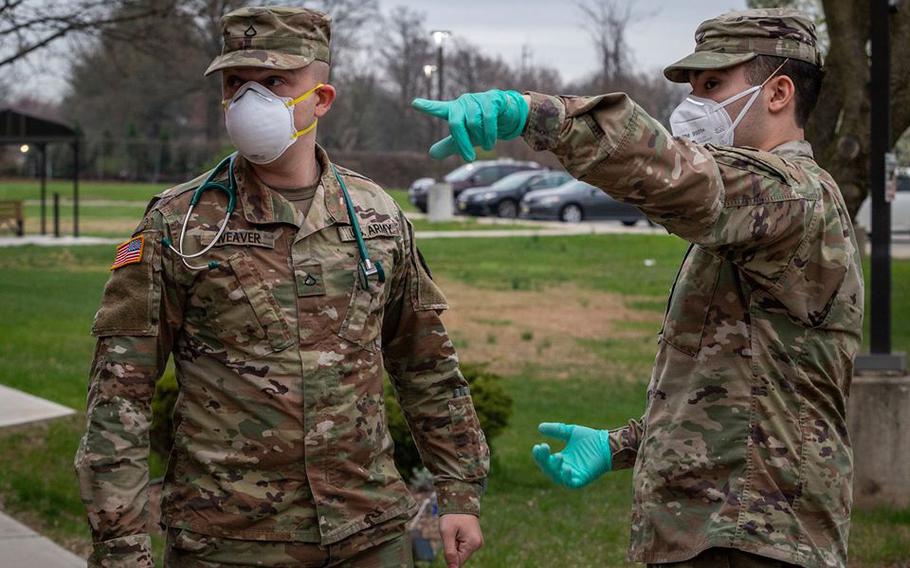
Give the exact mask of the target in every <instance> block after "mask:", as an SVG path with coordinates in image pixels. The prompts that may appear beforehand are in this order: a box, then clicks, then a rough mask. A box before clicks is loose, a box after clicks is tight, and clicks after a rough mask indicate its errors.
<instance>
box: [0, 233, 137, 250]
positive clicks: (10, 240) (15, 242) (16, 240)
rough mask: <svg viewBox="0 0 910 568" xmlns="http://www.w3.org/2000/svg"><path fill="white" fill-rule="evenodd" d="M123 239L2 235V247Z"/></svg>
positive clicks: (66, 245)
mask: <svg viewBox="0 0 910 568" xmlns="http://www.w3.org/2000/svg"><path fill="white" fill-rule="evenodd" d="M124 240H126V239H125V238H123V239H105V238H103V237H69V236H67V237H53V236H50V235H26V236H24V237H11V236H8V235H4V236H2V237H0V248H2V247H21V246H25V245H36V246H39V247H71V246H78V245H111V244H120V243H122V242H123V241H124Z"/></svg>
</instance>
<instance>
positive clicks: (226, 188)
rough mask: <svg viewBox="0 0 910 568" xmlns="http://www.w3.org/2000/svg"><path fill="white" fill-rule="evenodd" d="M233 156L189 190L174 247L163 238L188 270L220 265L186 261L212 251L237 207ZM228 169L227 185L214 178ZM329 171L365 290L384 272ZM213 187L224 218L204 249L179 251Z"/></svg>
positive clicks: (343, 190) (381, 279) (340, 181)
mask: <svg viewBox="0 0 910 568" xmlns="http://www.w3.org/2000/svg"><path fill="white" fill-rule="evenodd" d="M236 159H237V153H236V152H234V153H233V154H231V155H230V156H228V157H226V158H224V159H223V160H221V162H219V163H218V165H217V166H215V169H214V170H212V173H210V174H209V175H208V177H207V178H205V181H203V182H202V184H201V185H200V186H199V187H197V188H196V190H195V191H194V192H193V197H192V198H191V199H190V206H189V209H187V211H186V215H185V216H184V217H183V224H182V226H181V228H180V238H179V240H178V241H177V246H176V247H174V246H173V245H172V244H171V242H170V240H169V239H164V244H165V245H166V246H167V247H168V248H169V249H171V250H172V251H174V253H175V254H176V255H177V256H179V257H180V260H182V261H183V264H185V265H186V267H187V268H189V269H191V270H203V269H205V268H209V269H212V268H218V266H220V264H219V263H218V262H217V261H212V262H209V263H208V265H205V266H197V265H192V264H190V263H188V262H187V259H188V258H197V257H200V256H202V255H204V254H205V253H207V252H209V251H210V250H212V247H214V246H215V244H216V243H217V242H218V240H219V239H220V238H221V236H222V235H223V234H224V231H225V229H227V224H228V220H229V219H230V218H231V214H233V213H234V209H236V207H237V180H236V178H235V177H234V162H235V161H236ZM226 167H227V168H228V179H227V184H225V183H223V182H220V181H215V178H216V177H217V176H218V174H220V173H221V172H222V171H224V169H225V168H226ZM332 173H333V174H335V179H336V180H337V181H338V185H339V186H341V194H342V196H343V197H344V204H345V207H346V208H347V211H348V217H350V219H351V229H352V230H353V231H354V240H355V241H357V252H358V253H359V254H360V262H359V263H358V265H357V272H358V275H359V277H360V278H359V282H360V285H361V286H362V287H363V288H364V289H366V288H368V287H369V279H370V276H373V275H376V276H377V278H378V279H379V282H380V283H382V282H385V271H384V270H383V269H382V263H380V262H378V261H377V262H376V263H374V262H373V261H372V260H371V259H370V252H369V250H367V246H366V243H364V241H363V232H362V231H361V230H360V221H359V220H358V217H357V213H356V211H354V203H353V202H352V201H351V194H350V193H349V192H348V187H347V185H346V184H345V183H344V180H343V179H341V175H339V173H338V170H337V169H336V168H335V165H334V164H332ZM210 190H215V191H220V192H222V193H224V194H225V195H226V196H227V198H228V204H227V208H226V209H225V213H224V219H222V221H221V224H220V226H219V227H218V233H217V234H216V235H215V237H214V238H213V239H212V242H210V243H209V244H208V245H207V246H206V247H205V248H203V249H202V250H200V251H199V252H194V253H192V254H186V253H185V252H183V241H184V238H185V237H186V226H187V223H188V222H189V220H190V217H192V215H193V209H195V207H196V205H197V204H198V203H199V201H200V200H201V199H202V196H203V195H204V194H205V192H206V191H210Z"/></svg>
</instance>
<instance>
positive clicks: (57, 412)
mask: <svg viewBox="0 0 910 568" xmlns="http://www.w3.org/2000/svg"><path fill="white" fill-rule="evenodd" d="M75 412H76V411H75V410H73V409H72V408H68V407H66V406H63V405H60V404H57V403H56V402H51V401H49V400H44V399H43V398H39V397H37V396H32V395H30V394H28V393H24V392H22V391H18V390H16V389H11V388H9V387H6V386H3V385H0V428H4V427H6V426H18V425H21V424H28V423H29V422H40V421H42V420H50V419H52V418H60V417H61V416H69V415H70V414H74V413H75Z"/></svg>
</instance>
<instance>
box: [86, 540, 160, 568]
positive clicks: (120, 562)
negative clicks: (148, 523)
mask: <svg viewBox="0 0 910 568" xmlns="http://www.w3.org/2000/svg"><path fill="white" fill-rule="evenodd" d="M88 566H89V568H121V567H122V568H154V566H155V562H154V560H153V558H152V539H151V537H149V535H148V534H146V533H141V534H131V535H127V536H121V537H117V538H112V539H110V540H103V541H101V542H96V543H95V544H94V546H93V549H92V555H91V556H90V557H89V559H88Z"/></svg>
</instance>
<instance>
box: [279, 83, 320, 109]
mask: <svg viewBox="0 0 910 568" xmlns="http://www.w3.org/2000/svg"><path fill="white" fill-rule="evenodd" d="M322 87H325V83H319V84H318V85H316V86H315V87H313V88H312V89H310V90H309V91H307V92H305V93H303V94H302V95H300V96H299V97H297V98H296V99H294V100H292V101H288V102H287V103H285V104H286V105H288V106H289V107H292V106H294V105H296V104H297V103H299V102H300V101H305V100H306V99H307V98H309V96H310V95H312V94H313V93H315V92H316V91H318V90H319V89H321V88H322Z"/></svg>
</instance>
